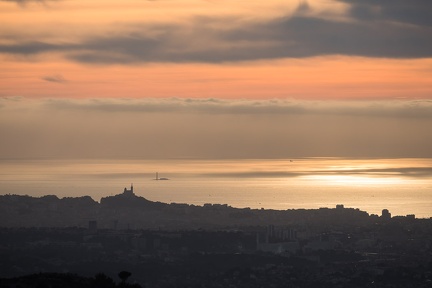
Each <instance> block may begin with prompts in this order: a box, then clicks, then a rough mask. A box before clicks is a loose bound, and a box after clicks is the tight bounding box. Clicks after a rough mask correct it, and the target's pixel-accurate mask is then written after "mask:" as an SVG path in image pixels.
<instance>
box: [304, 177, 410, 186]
mask: <svg viewBox="0 0 432 288" xmlns="http://www.w3.org/2000/svg"><path fill="white" fill-rule="evenodd" d="M301 178H302V179H304V180H307V181H316V182H320V184H326V185H346V186H349V185H401V184H407V182H409V180H408V179H404V178H400V177H368V176H358V175H306V176H302V177H301Z"/></svg>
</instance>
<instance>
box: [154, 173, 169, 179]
mask: <svg viewBox="0 0 432 288" xmlns="http://www.w3.org/2000/svg"><path fill="white" fill-rule="evenodd" d="M155 180H170V179H169V178H165V177H161V178H159V173H158V172H156V178H155Z"/></svg>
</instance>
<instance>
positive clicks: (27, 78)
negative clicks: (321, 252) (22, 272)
mask: <svg viewBox="0 0 432 288" xmlns="http://www.w3.org/2000/svg"><path fill="white" fill-rule="evenodd" d="M257 11H259V13H258V12H257ZM0 19H1V20H0V24H1V25H0V65H1V67H2V69H1V71H0V135H1V141H0V159H1V160H0V166H1V167H2V168H1V169H2V174H1V175H0V176H1V177H2V179H3V180H4V181H6V182H7V183H9V184H10V183H12V182H13V183H15V184H16V185H18V184H17V183H18V182H16V181H18V180H19V176H20V175H26V176H25V177H30V178H31V177H33V176H34V177H41V179H44V177H46V178H47V182H46V183H45V182H43V181H42V180H41V182H37V183H38V185H40V187H39V188H37V187H36V188H35V189H40V190H38V191H42V190H43V189H42V188H41V187H44V185H48V186H49V185H50V183H51V184H52V183H54V182H49V181H51V180H50V176H49V175H57V174H56V173H58V171H55V170H52V169H55V168H61V171H63V174H64V175H68V174H71V175H73V177H75V178H74V181H75V183H76V185H78V187H81V188H82V189H84V187H86V183H87V184H88V183H89V182H86V181H87V180H86V179H87V178H86V177H90V176H89V175H93V176H94V175H95V174H97V171H99V170H98V169H100V166H98V165H90V166H86V160H92V159H93V160H95V159H99V160H100V162H101V163H104V161H106V162H105V163H109V165H107V166H106V167H105V168H104V169H108V168H109V169H108V170H107V171H105V170H104V171H103V173H105V174H106V175H111V176H112V175H117V174H116V173H125V174H124V175H120V176H121V177H120V178H121V179H120V180H121V182H130V181H129V180H127V178H128V177H126V176H127V175H126V174H127V173H131V174H130V176H133V175H134V173H142V172H143V171H142V170H141V171H137V170H135V168H136V166H134V165H135V164H132V163H131V162H127V161H123V160H124V159H126V160H127V159H141V160H143V161H150V162H151V161H153V159H156V160H158V161H160V162H161V163H163V162H164V161H168V160H169V161H172V159H215V160H224V161H225V162H223V161H222V162H223V164H221V163H219V164H217V165H218V166H217V169H216V168H215V169H216V170H217V171H215V170H206V171H207V172H205V171H201V173H202V174H203V175H201V176H202V177H210V176H211V174H212V173H213V174H214V176H215V177H219V176H224V177H228V178H235V177H243V179H247V180H249V181H256V180H259V179H263V178H265V177H273V178H277V179H279V178H278V177H281V178H284V177H286V178H289V179H296V180H299V179H301V177H304V176H305V175H309V176H307V177H311V175H312V178H307V179H303V180H304V182H306V181H309V182H311V183H315V184H314V185H316V186H314V187H324V188H326V189H330V188H329V186H328V185H327V184H326V183H332V181H333V182H336V183H338V182H340V181H342V182H343V183H344V185H345V186H344V187H346V188H347V189H348V187H350V185H351V186H355V185H360V183H362V184H361V185H362V189H363V188H365V187H366V188H370V189H369V190H367V189H365V190H364V193H365V194H364V195H370V194H368V193H372V191H373V189H375V186H374V185H376V184H377V183H376V181H372V180H373V179H375V180H376V179H386V180H380V181H382V182H383V183H384V184H383V185H387V186H385V187H388V189H389V190H391V188H392V187H393V188H394V189H399V188H401V187H400V184H401V182H398V181H393V180H394V179H395V178H397V177H399V178H401V179H402V180H403V181H406V179H411V180H412V181H414V182H415V183H416V185H417V184H419V183H422V182H421V181H425V183H429V182H430V181H431V179H432V175H431V169H430V167H432V165H430V159H432V149H431V147H432V129H431V127H432V81H431V79H432V69H431V67H432V65H431V64H432V28H431V27H432V22H431V20H430V19H432V6H431V4H430V3H426V2H425V1H421V0H413V1H403V0H397V1H391V2H389V1H381V2H377V1H370V0H331V1H324V0H309V1H294V0H293V1H284V2H280V1H276V0H269V1H265V2H263V1H255V0H253V1H246V2H245V1H228V0H221V1H207V0H179V1H170V0H156V1H141V0H126V1H121V2H120V1H116V0H108V1H105V2H104V3H103V5H101V3H99V2H97V1H96V2H94V1H83V0H76V1H70V0H58V1H57V0H56V1H53V0H45V1H35V0H25V1H23V0H3V1H0ZM303 157H336V158H335V159H340V158H341V157H342V158H344V159H345V160H347V161H345V162H343V161H342V162H343V163H342V162H340V163H339V164H338V165H339V166H340V167H337V169H331V168H329V170H328V171H327V173H328V174H330V175H325V173H324V172H323V171H312V170H310V169H311V168H308V169H309V170H308V171H306V172H305V175H303V174H302V173H303V172H304V171H303V172H302V171H289V169H288V170H287V171H285V170H283V169H279V170H271V171H270V172H265V169H264V168H262V167H261V168H259V167H258V168H256V167H255V166H253V165H255V164H253V163H258V162H259V161H255V162H253V161H251V162H247V160H245V159H264V160H265V159H272V160H273V163H277V161H278V160H280V161H282V162H283V161H285V160H288V159H300V158H303ZM414 158H416V159H417V162H416V161H414V160H413V159H414ZM14 159H21V160H22V161H23V162H22V163H24V162H25V161H30V160H31V159H51V160H52V161H45V162H44V161H40V162H38V161H35V162H34V163H33V164H32V165H33V166H31V167H32V168H31V169H33V170H31V169H30V170H31V171H34V172H32V173H34V174H31V173H30V174H25V173H26V171H30V170H26V169H28V167H30V166H25V165H24V164H23V165H21V166H20V165H16V163H17V162H16V163H13V161H12V160H14ZM64 159H67V160H68V161H69V163H71V162H73V161H76V162H77V163H75V164H73V165H72V166H71V165H65V166H61V165H60V164H61V163H65V162H67V161H64ZM235 159H238V161H239V162H241V163H242V165H243V166H244V167H243V168H242V169H238V170H232V169H234V168H233V167H234V166H235V165H234V166H233V162H235ZM304 159H306V158H304ZM314 159H317V158H314ZM335 159H333V160H334V161H336V160H335ZM362 159H372V160H373V161H371V162H373V163H375V164H377V163H379V162H380V159H387V160H386V161H387V162H386V164H385V165H384V166H383V167H382V166H379V165H378V166H373V165H372V166H373V167H368V166H367V165H366V166H365V165H364V163H363V162H362ZM407 159H408V160H407ZM409 159H411V160H409ZM99 160H98V161H99ZM321 160H323V159H321ZM348 160H349V161H348ZM17 161H18V160H17ZM56 161H57V162H58V163H56ZM116 161H117V165H118V167H117V166H116V163H115V162H116ZM194 161H195V160H190V165H196V164H197V162H194ZM329 161H330V160H329ZM409 161H412V163H411V164H407V163H408V162H409ZM43 162H44V163H43ZM80 162H81V163H80ZM156 162H157V161H156ZM156 162H155V163H156ZM174 162H175V161H172V163H174ZM263 162H265V161H261V164H256V165H267V164H263ZM336 162H337V161H336ZM336 162H334V163H336ZM350 162H351V163H350ZM47 163H48V164H47ZM125 163H129V164H130V165H131V166H127V165H126V164H125ZM208 163H210V162H208ZM248 163H249V164H248ZM353 163H354V164H353ZM401 163H403V164H401ZM425 163H426V164H425ZM213 164H214V165H216V163H213ZM228 164H229V165H228ZM296 164H297V163H296ZM375 164H374V165H375ZM38 165H39V166H38ZM49 165H51V166H52V167H49ZM58 165H60V166H61V167H60V166H58ZM74 165H75V166H74ZM79 165H81V166H80V167H85V169H88V170H86V173H87V174H85V173H81V175H78V174H74V173H76V172H74V171H75V170H74V169H76V167H78V166H79ZM125 165H126V166H125ZM182 165H183V164H182ZM182 165H180V167H182V168H184V169H188V167H187V165H186V166H184V165H183V166H182ZM227 165H228V166H227ZM248 165H252V166H251V167H248ZM356 165H359V166H356ZM155 166H157V164H155ZM198 166H199V165H198ZM26 167H27V168H26ZM47 167H48V168H47ZM200 167H201V168H202V169H209V168H208V167H209V166H205V167H204V166H200ZM178 168H179V167H178ZM255 168H256V169H258V171H257V170H254V169H255ZM267 168H269V167H267ZM270 168H271V167H270ZM273 168H274V167H273ZM273 168H272V169H273ZM83 169H84V168H83ZM91 169H93V170H91ZM119 169H120V170H121V171H123V172H121V171H120V172H118V171H119ZM194 169H195V168H194ZM236 169H237V168H236ZM150 170H152V171H151V172H148V173H154V172H156V171H157V170H159V169H156V168H155V169H153V168H150ZM318 170H319V169H318ZM41 171H48V172H47V173H48V174H46V175H45V176H43V175H42V174H40V173H42V172H41ZM177 171H178V173H180V174H181V173H186V172H185V171H181V170H177ZM159 172H161V173H163V172H165V173H168V172H169V171H167V170H166V169H160V171H159ZM172 172H173V173H174V172H175V171H172ZM20 173H21V174H20ZM50 173H51V174H50ZM197 173H198V172H197ZM205 173H207V175H205ZM198 174H199V173H198ZM347 174H349V175H347ZM32 175H33V176H32ZM41 175H42V176H41ZM64 175H63V176H64ZM233 175H234V176H233ZM395 175H396V176H397V177H396V176H395ZM63 176H62V177H63ZM232 176H233V177H232ZM329 176H331V177H329ZM348 176H349V177H348ZM323 177H324V178H323ZM361 177H363V178H362V179H360V180H359V178H361ZM132 178H133V177H132ZM17 179H18V180H17ZM323 179H324V180H323ZM389 179H392V180H391V181H389ZM30 180H31V179H30ZM33 180H34V179H33ZM33 180H32V181H33ZM420 180H421V181H420ZM8 181H9V182H8ZM14 181H15V182H14ZM323 181H324V182H323ZM386 181H387V182H386ZM392 181H393V182H392ZM416 181H417V182H416ZM6 182H5V183H6ZM408 182H409V181H408ZM25 183H27V184H28V183H30V182H25ZM25 183H23V185H24V184H25ZM35 183H36V182H35ZM56 183H57V182H56ZM59 183H61V182H59ZM70 183H72V182H70ZM95 183H98V184H97V185H101V183H103V181H100V182H97V181H96V182H95ZM403 183H405V182H403ZM9 184H8V185H9ZM15 184H13V185H15ZM126 184H127V183H122V184H121V185H122V186H123V185H126ZM201 184H202V185H203V187H201V188H202V189H203V190H205V189H211V187H208V186H206V183H205V182H203V183H201ZM11 185H12V184H11ZM13 185H12V186H13ZM80 185H82V186H80ZM115 185H120V181H119V182H118V183H115ZM170 185H171V184H170ZM320 185H321V186H320ZM380 185H381V184H380ZM419 185H420V186H419V187H421V189H422V191H423V192H424V194H421V195H420V194H419V195H417V196H418V201H419V203H422V205H430V206H426V208H432V204H431V202H429V194H432V191H431V188H430V186H428V185H429V184H425V185H423V186H421V185H422V184H419ZM12 186H10V187H9V188H10V189H15V188H16V189H18V188H17V187H18V186H19V185H18V186H15V188H13V187H12ZM24 186H25V185H24ZM414 186H415V185H414ZM414 186H413V187H414ZM11 187H12V188H11ZM26 187H27V188H26V189H30V186H26ZM380 187H384V186H380ZM415 187H417V186H415ZM9 188H8V189H9ZM51 188H52V187H51ZM51 188H50V189H51ZM93 188H94V187H93ZM93 188H92V189H93ZM100 188H101V189H102V188H104V189H105V188H106V186H103V187H100ZM114 188H115V187H112V188H111V189H114ZM267 188H268V191H271V185H270V186H269V187H267ZM52 189H54V188H52ZM95 189H96V188H95ZM173 189H175V188H174V187H173ZM179 189H180V188H179ZM386 189H387V188H386ZM413 189H414V188H413ZM384 190H385V189H384ZM384 190H382V193H384V194H385V193H388V194H387V196H388V197H389V199H391V197H390V196H391V195H393V196H394V197H396V198H395V199H393V200H394V201H396V202H397V201H399V200H398V199H405V200H406V198H404V197H410V193H412V192H411V190H409V189H407V190H403V191H404V193H406V194H407V195H403V193H402V192H401V193H402V194H401V195H402V196H401V195H399V196H400V197H402V198H397V197H399V196H398V195H395V194H392V193H391V191H388V190H385V191H384ZM53 191H54V190H53ZM263 191H264V190H263ZM265 191H267V190H265ZM362 191H363V190H362ZM386 191H387V192H386ZM401 191H402V190H401ZM423 192H422V193H423ZM0 193H2V194H5V193H8V190H7V189H6V187H3V188H2V189H1V190H0ZM76 193H85V191H80V192H76ZM98 193H99V192H98ZM261 193H262V194H263V196H262V197H263V198H265V197H266V193H272V192H261ZM398 193H399V192H398ZM202 195H204V194H202ZM202 195H201V196H202ZM207 195H208V193H207ZM220 195H225V194H223V193H222V194H220ZM278 195H279V194H278ZM320 195H322V194H319V193H317V194H316V195H314V194H313V193H312V194H310V195H309V196H310V197H309V198H308V199H313V197H317V199H318V198H319V197H321V196H320ZM189 196H191V195H189ZM189 196H188V195H186V194H184V195H183V197H184V199H185V200H184V201H186V200H187V199H191V198H188V197H189ZM225 196H226V195H225ZM225 196H224V197H225ZM417 196H416V197H417ZM191 197H192V196H191ZM272 197H273V196H272ZM274 197H276V194H275V195H274ZM194 199H195V198H194ZM206 199H207V198H206V197H204V196H202V200H199V199H198V198H196V199H195V200H190V201H197V202H199V203H201V202H202V201H205V200H206ZM219 199H220V200H223V198H219ZM168 200H169V199H168ZM179 200H181V199H179ZM369 200H370V199H369ZM369 200H368V198H367V199H366V198H364V199H362V201H369ZM200 201H201V202H200ZM245 201H246V200H245ZM308 201H309V200H308ZM330 202H331V203H332V204H334V203H333V202H332V201H330ZM258 203H259V202H258ZM274 203H276V202H274ZM299 203H300V202H299ZM355 203H360V202H355ZM398 203H399V204H401V203H402V202H401V201H399V202H398ZM360 204H361V203H360ZM364 204H365V205H366V204H367V203H364ZM399 204H398V205H399ZM380 205H381V204H380ZM401 205H402V204H401ZM424 208H425V207H423V208H422V209H424ZM424 210H425V211H426V210H427V209H424ZM430 210H432V209H430ZM412 213H416V211H412Z"/></svg>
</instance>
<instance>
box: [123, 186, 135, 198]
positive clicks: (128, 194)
mask: <svg viewBox="0 0 432 288" xmlns="http://www.w3.org/2000/svg"><path fill="white" fill-rule="evenodd" d="M123 194H124V195H126V196H135V194H134V192H133V184H131V186H130V189H127V188H126V187H125V188H124V190H123Z"/></svg>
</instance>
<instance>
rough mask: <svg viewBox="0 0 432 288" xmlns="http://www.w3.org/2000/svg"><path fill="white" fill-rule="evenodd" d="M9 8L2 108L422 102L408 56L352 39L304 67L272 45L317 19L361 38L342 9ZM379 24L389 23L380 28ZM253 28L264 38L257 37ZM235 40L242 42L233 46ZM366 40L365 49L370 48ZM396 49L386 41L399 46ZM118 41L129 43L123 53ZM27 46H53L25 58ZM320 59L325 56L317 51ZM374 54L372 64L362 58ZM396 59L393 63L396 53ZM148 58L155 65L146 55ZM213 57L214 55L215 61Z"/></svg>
mask: <svg viewBox="0 0 432 288" xmlns="http://www.w3.org/2000/svg"><path fill="white" fill-rule="evenodd" d="M17 3H18V1H17ZM17 3H14V1H7V2H5V1H0V19H1V20H0V65H1V67H2V69H1V71H0V96H1V97H9V96H24V97H38V98H50V97H66V98H93V97H128V98H142V97H154V98H159V97H186V98H189V97H193V98H209V97H213V98H242V99H248V98H253V99H266V98H267V99H268V98H289V99H363V98H365V99H396V98H397V99H427V98H431V97H432V93H431V92H432V81H431V80H430V79H432V55H430V56H427V55H426V56H425V55H421V53H420V52H419V53H420V54H419V57H412V55H411V54H410V55H409V57H403V55H398V56H397V57H392V55H393V54H394V53H395V52H394V51H392V50H391V48H392V47H391V45H392V44H391V42H390V41H389V43H390V44H388V46H389V52H388V55H389V56H388V57H383V56H382V55H381V54H384V56H385V53H386V51H384V52H383V53H382V52H380V51H381V50H379V49H378V48H377V51H378V52H377V51H375V50H373V51H372V52H371V51H368V50H367V48H364V49H365V51H363V50H358V51H357V50H355V49H356V48H355V46H356V45H357V43H354V42H355V37H354V39H350V41H351V42H353V43H348V44H350V45H351V46H352V47H351V46H350V47H348V48H346V49H347V52H343V51H342V50H341V51H342V53H341V52H338V51H339V50H340V49H339V50H338V46H337V45H335V46H334V47H333V46H332V47H330V48H329V47H328V44H325V45H324V46H323V47H322V51H323V52H321V50H319V49H321V48H319V49H318V48H317V49H318V50H317V51H312V52H311V55H310V56H308V57H305V56H303V55H302V56H301V57H296V56H290V55H291V54H289V53H290V52H289V53H288V52H287V53H288V54H287V55H286V56H284V55H285V54H284V53H285V52H284V51H285V50H289V48H290V47H291V46H290V45H292V44H289V41H288V42H287V40H286V39H284V37H285V36H284V35H285V34H284V33H283V31H282V33H281V34H278V35H276V36H273V35H271V34H272V33H273V31H277V29H279V28H280V25H279V24H281V23H282V21H285V20H286V19H291V21H294V20H296V19H297V21H300V20H301V21H309V22H310V23H312V24H313V22H312V21H315V19H320V21H324V22H323V23H330V25H340V26H341V27H344V28H343V29H346V30H347V32H346V33H350V30H349V29H351V28H350V27H348V28H346V27H345V26H346V25H353V27H354V28H355V29H358V27H357V26H355V25H360V24H361V25H363V26H361V27H362V29H366V28H365V27H367V25H366V24H363V22H361V21H360V20H362V19H360V18H359V19H360V20H359V19H356V18H355V17H353V16H352V15H350V14H349V11H350V7H351V6H350V3H349V1H346V3H344V1H319V0H316V1H308V2H305V1H300V2H299V1H284V2H283V3H281V2H280V1H265V2H262V1H224V0H223V1H204V0H181V1H170V0H159V1H137V0H128V1H104V3H103V5H102V4H101V3H99V2H98V1H92V2H88V1H83V0H78V1H68V0H64V1H45V2H38V1H24V2H20V3H22V4H17ZM402 8H403V7H402ZM257 11H260V13H257ZM294 16H295V17H294ZM383 16H386V15H384V14H383ZM296 17H297V18H296ZM292 19H294V20H292ZM298 19H300V20H298ZM384 20H385V21H384ZM309 22H306V23H303V22H301V23H302V25H303V26H301V27H300V28H296V29H297V30H301V29H302V27H306V28H307V27H308V25H312V24H310V23H309ZM289 23H290V24H291V25H294V24H295V25H298V24H296V23H297V22H293V23H291V22H289ZM359 23H360V24H359ZM383 23H388V21H387V20H386V19H383ZM278 25H279V26H278ZM377 25H380V23H378V24H377ZM275 27H276V28H275ZM288 27H290V26H288ZM295 27H297V26H295ZM331 27H332V29H335V28H334V27H333V26H331ZM306 28H305V29H306ZM259 29H267V30H265V31H264V32H262V33H258V32H257V30H259ZM341 29H342V28H341ZM372 29H373V27H372ZM389 29H390V28H389ZM315 30H316V29H315ZM308 31H309V32H311V31H310V30H306V32H308ZM344 31H345V30H343V31H342V32H344ZM356 31H357V30H356ZM367 31H369V30H367ZM426 31H428V30H426ZM306 32H301V33H303V34H304V33H306ZM255 33H258V34H257V35H255ZM274 33H276V32H274ZM294 33H295V32H294ZM323 33H328V31H327V30H326V31H324V32H323ZM337 33H339V31H338V32H337ZM231 34H232V35H231ZM249 34H250V35H249ZM303 34H299V35H300V36H299V35H297V34H296V35H294V36H295V37H294V36H293V40H292V41H294V42H298V41H300V40H305V41H306V42H307V43H309V42H310V41H311V40H310V39H303V38H301V37H303V36H301V35H303ZM164 35H168V36H164ZM378 36H379V35H377V36H376V37H378ZM426 36H427V35H426ZM123 37H126V38H123ZM242 37H244V39H243V40H242V39H240V40H239V38H242ZM313 37H314V35H311V38H313ZM334 37H335V36H334V35H328V37H327V38H324V40H323V42H325V41H327V40H326V39H330V40H331V41H341V40H340V39H336V40H335V39H333V38H334ZM374 37H375V36H374ZM413 37H414V36H413ZM422 37H423V36H419V39H420V40H422V39H423V38H422ZM165 38H166V39H165ZM155 39H156V40H157V41H159V40H160V39H162V40H160V41H161V43H159V42H157V43H154V42H152V41H156V40H155ZM230 39H232V40H230ZM299 39H300V40H299ZM373 39H375V38H371V39H369V40H370V41H371V42H368V43H364V45H365V46H374V45H375V43H374V42H372V40H373ZM395 39H396V40H394V39H390V40H394V41H399V38H395ZM125 40H126V41H131V42H130V43H129V44H125V43H124V42H125ZM288 40H289V39H288ZM342 40H343V38H342ZM385 40H386V39H385ZM420 40H419V41H420ZM386 41H387V40H386ZM422 41H423V40H422ZM282 42H283V45H282V44H281V43H282ZM294 42H293V43H294ZM306 42H305V43H306ZM287 43H288V44H287ZM320 43H321V42H320ZM294 44H295V43H294ZM420 44H423V45H424V43H423V42H419V45H420ZM37 45H47V46H49V45H52V46H53V47H51V46H50V47H48V48H35V47H36V46H37ZM77 45H78V46H79V48H77ZM122 45H123V46H122ZM140 45H142V46H140ZM147 45H150V46H151V45H162V46H160V48H157V47H158V46H157V47H156V48H152V49H155V50H154V51H153V50H152V51H150V52H149V55H150V56H149V55H147V54H145V53H146V51H147V50H146V49H148V47H149V46H147ZM305 45H306V44H305ZM308 45H309V46H304V47H303V48H302V47H300V53H301V51H302V50H307V49H309V48H308V47H310V45H311V44H308ZM344 45H347V44H346V43H345V44H344ZM110 46H112V49H111V47H110ZM357 46H358V45H357ZM151 47H153V46H151ZM408 48H409V47H408ZM408 48H407V50H409V49H413V48H412V47H411V48H409V49H408ZM32 49H36V50H37V49H40V50H37V51H36V50H32ZM176 49H178V51H176ZM329 49H333V50H334V52H325V51H327V50H329ZM362 49H363V48H362ZM380 49H381V48H380ZM161 50H163V51H162V52H160V51H161ZM414 50H415V49H414ZM142 51H144V52H142ZM242 51H243V52H242ZM296 51H297V50H296ZM363 52H364V53H363ZM414 52H415V51H414ZM414 52H412V53H414ZM212 53H213V54H212ZM230 53H233V55H231V54H230ZM272 53H274V55H273V54H272ZM293 53H294V52H293ZM295 53H299V52H298V51H297V52H295ZM350 53H351V54H359V55H356V56H352V55H349V54H350ZM373 53H381V54H380V55H381V56H379V57H378V56H373V57H370V56H368V55H369V54H373ZM392 53H393V54H392ZM397 53H400V54H403V53H404V50H403V49H401V50H400V51H397ZM410 53H411V52H410ZM153 54H154V55H155V57H152V56H151V55H153ZM344 54H346V55H344ZM361 54H364V55H361ZM197 55H198V56H197ZM213 55H217V56H215V57H216V58H214V57H213ZM242 55H246V56H242ZM99 57H100V59H99ZM181 57H184V58H181ZM195 57H197V58H195ZM243 57H244V58H243Z"/></svg>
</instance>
